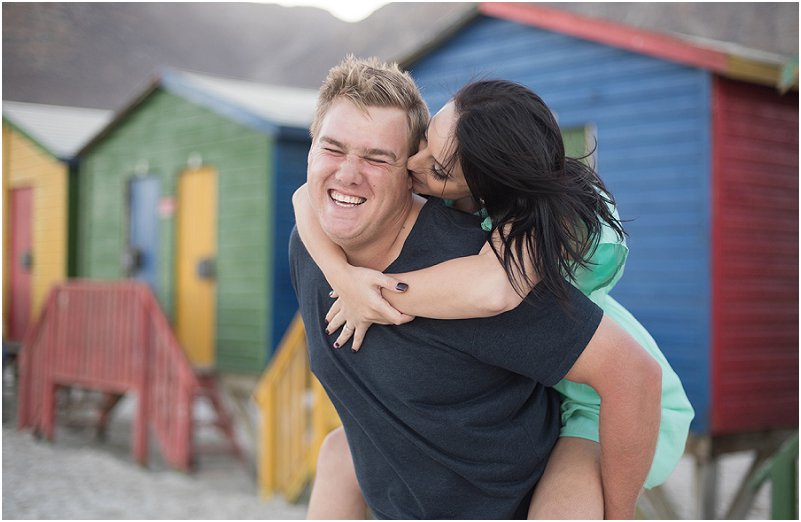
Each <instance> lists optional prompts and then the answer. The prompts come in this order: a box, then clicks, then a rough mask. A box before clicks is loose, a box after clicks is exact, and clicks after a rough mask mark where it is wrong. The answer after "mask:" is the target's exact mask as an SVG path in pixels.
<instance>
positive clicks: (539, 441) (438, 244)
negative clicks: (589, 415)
mask: <svg viewBox="0 0 801 522" xmlns="http://www.w3.org/2000/svg"><path fill="white" fill-rule="evenodd" d="M426 123H427V111H426V110H425V105H424V103H423V101H422V99H421V98H420V95H419V92H418V91H417V89H416V86H415V85H414V82H413V81H412V80H411V78H410V77H409V76H408V75H406V74H403V73H401V72H400V71H399V70H398V69H397V67H396V66H390V65H386V64H380V63H378V62H376V61H360V60H356V59H352V58H349V59H346V60H345V61H344V62H343V63H342V64H340V66H338V67H335V68H334V69H332V71H331V72H330V74H329V76H328V78H327V79H326V81H325V83H324V84H323V87H322V89H321V93H320V98H319V100H318V110H317V113H316V116H315V120H314V122H313V124H312V127H311V133H312V138H313V142H312V146H311V149H310V152H309V170H308V180H307V181H308V183H307V185H308V193H309V198H310V200H311V202H312V205H313V206H314V208H315V211H316V213H317V217H318V219H319V223H320V226H321V227H322V229H323V231H324V232H325V233H326V235H327V236H328V237H329V238H331V239H332V240H333V241H334V242H335V243H336V244H338V245H339V246H340V247H341V248H342V249H343V250H344V251H345V253H346V255H347V257H348V261H349V262H350V264H352V265H357V266H364V267H368V268H373V269H377V270H382V271H383V270H386V271H388V272H393V273H400V272H408V271H412V270H416V269H419V268H422V267H425V266H430V265H433V264H436V263H439V262H442V261H444V260H446V259H450V258H454V257H461V256H466V255H471V254H475V253H477V252H478V251H479V250H480V249H481V247H482V246H483V244H484V242H485V241H486V236H485V235H484V233H483V232H482V231H481V229H480V227H479V226H478V224H477V222H476V219H474V218H473V217H472V216H469V215H466V214H463V213H459V212H457V211H452V210H450V209H448V208H446V207H444V206H443V205H442V204H441V203H440V202H438V201H436V200H432V201H430V202H427V201H426V200H423V199H422V198H420V197H418V196H415V195H413V194H412V192H411V179H410V178H409V176H408V175H407V171H406V160H407V158H408V157H409V155H410V153H412V152H414V151H415V150H416V148H417V144H418V143H419V140H420V138H421V137H422V135H423V130H424V129H425V126H426ZM290 259H291V266H292V277H293V283H294V285H295V290H296V292H297V294H298V300H299V303H300V310H301V314H302V316H303V320H304V323H305V325H306V332H307V340H308V346H309V355H310V361H311V367H312V371H313V372H314V373H315V375H317V377H318V378H319V380H320V382H321V383H322V384H323V386H324V387H325V389H326V391H327V392H328V395H329V397H330V398H331V401H332V402H333V404H334V406H335V407H336V409H337V412H338V413H339V415H340V418H341V419H342V422H343V425H344V428H345V431H346V433H347V438H348V443H349V445H350V448H351V452H352V456H353V461H354V465H355V468H356V473H357V476H358V479H359V485H360V487H361V490H362V492H363V494H364V497H365V499H366V500H367V503H368V505H369V506H370V508H371V509H372V511H373V513H374V514H375V515H376V516H377V517H378V518H403V519H411V518H427V519H432V518H433V519H443V518H459V519H465V518H519V517H525V514H526V511H527V510H528V506H529V500H530V497H531V491H532V488H533V487H534V485H535V484H536V483H537V480H538V478H539V476H540V475H541V474H542V471H543V469H544V466H545V463H546V461H547V458H548V454H549V453H550V450H551V448H552V447H553V444H554V442H555V441H556V438H557V436H558V432H559V425H560V423H559V399H558V396H557V394H556V393H555V392H553V391H552V390H551V389H550V388H548V386H551V385H553V384H555V383H556V382H558V381H559V380H561V379H562V378H563V377H567V378H570V379H571V380H573V381H578V382H584V383H587V384H590V385H592V386H593V387H595V388H596V390H597V391H598V393H599V394H600V395H601V397H602V399H603V408H602V418H603V419H604V420H603V428H602V432H601V437H602V440H601V447H602V459H605V466H602V469H603V471H602V473H603V474H604V487H605V488H606V487H607V485H608V486H609V488H608V490H607V489H605V491H604V495H605V500H606V501H607V507H608V509H607V512H606V515H607V517H609V518H627V517H631V516H633V514H634V504H635V502H636V498H637V495H638V493H639V488H640V486H641V485H642V480H644V473H645V472H647V467H646V469H644V470H642V477H641V479H642V480H641V479H640V477H638V476H637V474H638V473H639V471H635V472H633V475H634V477H633V479H632V477H628V476H626V475H627V474H632V473H631V472H630V470H628V469H626V466H627V464H628V463H629V462H631V459H632V457H631V455H627V450H628V452H629V453H632V454H634V455H635V456H636V457H637V458H639V457H641V456H642V455H646V456H649V452H650V455H652V454H653V444H654V441H655V440H656V432H657V429H658V416H659V391H660V387H659V382H660V371H659V367H658V365H657V364H656V363H655V362H654V361H653V360H651V359H650V357H648V356H647V354H645V353H644V352H643V351H642V350H641V348H640V347H639V346H638V345H637V344H636V343H635V342H634V341H633V340H632V339H631V338H630V337H629V336H628V335H627V334H625V332H623V331H622V330H621V329H620V328H619V327H617V326H616V325H615V324H614V323H613V322H612V321H610V320H608V319H606V318H604V317H603V314H602V312H601V311H600V309H598V308H597V307H596V306H595V305H594V304H592V303H591V302H590V301H589V300H587V299H586V298H585V297H584V296H583V295H582V294H581V293H580V292H578V291H577V290H575V289H572V287H571V293H570V299H569V306H568V307H567V308H565V307H562V306H560V304H559V303H557V302H556V300H555V297H554V296H553V295H552V294H550V293H549V292H548V291H547V290H545V289H543V288H541V286H542V285H540V286H538V287H535V290H534V291H533V292H532V293H533V294H535V295H534V297H533V298H532V299H530V300H529V302H527V303H525V304H523V305H521V306H520V307H518V308H517V309H515V310H512V311H510V312H507V313H505V314H501V315H498V316H496V317H491V318H486V319H470V320H453V321H439V320H432V319H424V318H417V319H415V320H414V321H412V322H410V323H408V324H404V325H400V326H380V325H374V326H373V327H372V329H371V331H370V336H369V337H368V338H366V339H365V347H367V349H365V350H362V351H361V352H359V353H358V354H357V353H353V352H351V351H349V350H335V349H332V348H331V346H330V345H331V342H332V339H331V338H330V337H329V336H327V335H326V333H325V324H324V317H325V314H326V312H327V311H328V307H329V305H330V299H329V297H328V295H327V292H328V285H327V283H326V281H325V278H324V277H323V275H322V273H321V272H320V270H319V269H318V268H317V266H316V265H315V264H314V262H313V260H312V259H311V257H310V256H309V254H308V252H307V251H306V249H305V248H304V246H303V245H302V243H301V242H300V239H299V237H298V236H297V233H293V236H292V239H291V241H290ZM646 383H653V385H647V384H646ZM654 415H656V419H654V418H653V417H654ZM651 433H652V434H653V436H652V437H651Z"/></svg>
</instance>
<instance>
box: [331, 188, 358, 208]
mask: <svg viewBox="0 0 801 522" xmlns="http://www.w3.org/2000/svg"><path fill="white" fill-rule="evenodd" d="M328 197H330V198H331V200H332V201H333V202H334V203H335V204H336V205H337V206H340V207H358V206H359V205H361V204H362V203H364V202H365V201H367V199H366V198H362V197H359V196H349V195H348V194H343V193H341V192H337V191H336V190H329V191H328Z"/></svg>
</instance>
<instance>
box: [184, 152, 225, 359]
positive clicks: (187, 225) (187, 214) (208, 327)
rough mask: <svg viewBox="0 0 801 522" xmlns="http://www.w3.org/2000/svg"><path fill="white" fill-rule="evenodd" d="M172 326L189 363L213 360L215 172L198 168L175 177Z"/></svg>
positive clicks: (215, 239) (215, 251) (215, 252)
mask: <svg viewBox="0 0 801 522" xmlns="http://www.w3.org/2000/svg"><path fill="white" fill-rule="evenodd" d="M177 228H178V232H177V252H176V262H177V268H176V272H177V278H176V282H177V285H178V286H177V292H176V314H175V330H176V333H177V335H178V341H179V342H180V343H181V345H182V346H183V347H184V350H186V354H187V356H188V357H189V360H190V361H191V362H192V364H194V365H195V366H201V367H202V366H212V365H213V364H214V344H215V343H214V339H215V328H214V325H215V320H216V317H215V290H216V284H215V269H216V267H215V262H216V255H217V172H216V171H215V170H214V169H213V168H209V167H202V168H199V169H191V170H187V171H184V172H183V173H181V175H180V176H179V177H178V211H177Z"/></svg>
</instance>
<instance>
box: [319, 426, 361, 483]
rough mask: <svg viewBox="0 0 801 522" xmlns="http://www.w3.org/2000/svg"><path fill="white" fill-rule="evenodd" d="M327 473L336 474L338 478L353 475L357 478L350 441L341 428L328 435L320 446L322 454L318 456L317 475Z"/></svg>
mask: <svg viewBox="0 0 801 522" xmlns="http://www.w3.org/2000/svg"><path fill="white" fill-rule="evenodd" d="M327 472H332V473H335V474H336V475H338V476H342V475H348V476H350V475H352V476H353V477H354V479H355V477H356V473H355V470H354V469H353V458H352V457H351V454H350V448H349V447H348V439H347V437H346V436H345V430H343V429H342V428H341V427H340V428H337V429H335V430H334V431H332V432H331V433H329V434H328V435H326V437H325V439H323V443H322V444H321V445H320V454H319V455H318V456H317V473H318V474H320V473H327Z"/></svg>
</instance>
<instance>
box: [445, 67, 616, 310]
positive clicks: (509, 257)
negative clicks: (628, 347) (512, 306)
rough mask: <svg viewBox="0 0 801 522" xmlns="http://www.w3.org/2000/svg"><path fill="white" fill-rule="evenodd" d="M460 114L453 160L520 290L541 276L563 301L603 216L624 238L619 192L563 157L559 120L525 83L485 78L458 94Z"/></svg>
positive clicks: (593, 244)
mask: <svg viewBox="0 0 801 522" xmlns="http://www.w3.org/2000/svg"><path fill="white" fill-rule="evenodd" d="M454 103H455V108H456V113H457V117H458V121H457V123H456V126H455V131H454V137H455V143H453V144H452V148H451V151H452V156H451V160H450V161H449V162H448V163H449V164H453V163H454V162H457V161H458V162H459V163H460V165H461V167H462V170H463V172H464V177H465V180H466V182H467V185H468V187H469V188H470V191H471V192H472V194H473V197H474V198H475V199H476V200H479V201H480V202H481V203H482V204H483V206H484V207H485V208H486V209H487V212H488V213H489V215H490V217H491V219H492V223H493V232H494V231H495V230H497V231H498V232H499V234H500V238H501V241H502V244H503V246H502V247H501V248H499V247H497V246H496V245H493V249H494V250H495V254H496V255H497V256H498V259H499V260H500V261H501V263H502V264H503V267H504V270H505V271H506V274H507V276H508V277H509V281H510V283H511V284H512V286H513V287H514V289H515V290H516V291H517V292H518V293H519V294H521V296H523V297H525V296H524V295H523V294H524V292H525V289H526V288H530V287H531V284H532V282H533V279H532V274H528V273H526V268H525V263H524V260H525V259H526V258H529V259H532V260H533V265H534V269H535V270H536V272H537V274H538V275H539V277H540V279H541V282H542V283H544V285H545V286H546V288H548V289H549V290H551V291H552V292H553V293H554V294H555V295H556V296H557V298H559V299H560V300H561V301H563V302H564V301H565V300H566V299H567V287H566V286H565V285H566V284H567V281H566V279H568V280H573V279H574V278H575V272H576V269H577V268H578V267H580V266H581V267H587V264H588V260H589V259H590V257H591V255H592V254H593V253H594V251H595V247H596V246H597V240H598V238H599V237H600V233H601V228H602V226H603V222H606V223H607V224H608V225H609V226H610V227H611V228H612V229H613V230H614V231H615V232H616V233H617V234H618V236H619V237H620V239H621V240H622V239H623V237H624V234H625V232H624V230H623V226H622V225H621V224H620V222H619V221H618V220H617V219H615V217H614V215H613V214H612V211H611V210H610V207H609V205H614V198H613V197H612V195H611V194H610V193H609V191H608V190H607V189H606V187H605V186H604V183H603V181H601V178H599V177H598V175H597V174H596V173H595V171H594V170H593V168H592V167H590V166H588V165H586V164H585V163H583V162H582V161H581V158H579V159H576V158H568V157H566V156H565V146H564V142H563V140H562V134H561V132H560V130H559V125H558V124H557V123H556V119H555V118H554V116H553V114H552V113H551V111H550V110H549V109H548V107H547V106H546V105H545V103H544V102H543V101H542V99H541V98H540V97H539V96H537V95H536V94H535V93H533V92H532V91H531V90H529V89H528V88H526V87H525V86H523V85H520V84H518V83H515V82H511V81H505V80H482V81H477V82H473V83H470V84H468V85H466V86H464V87H463V88H462V89H461V90H460V91H459V92H458V93H457V94H456V96H455V97H454Z"/></svg>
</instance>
